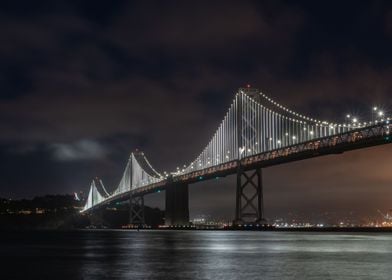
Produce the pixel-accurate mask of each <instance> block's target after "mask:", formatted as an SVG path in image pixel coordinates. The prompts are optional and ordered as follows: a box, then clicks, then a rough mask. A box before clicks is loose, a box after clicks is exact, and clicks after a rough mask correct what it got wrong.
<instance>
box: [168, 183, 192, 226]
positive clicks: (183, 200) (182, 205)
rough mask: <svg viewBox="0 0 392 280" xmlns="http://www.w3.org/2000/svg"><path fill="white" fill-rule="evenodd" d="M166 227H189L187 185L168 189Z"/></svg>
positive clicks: (172, 186) (177, 185)
mask: <svg viewBox="0 0 392 280" xmlns="http://www.w3.org/2000/svg"><path fill="white" fill-rule="evenodd" d="M165 196H166V209H165V225H167V226H176V225H177V226H182V225H189V191H188V185H187V184H170V185H168V186H167V187H166V191H165Z"/></svg>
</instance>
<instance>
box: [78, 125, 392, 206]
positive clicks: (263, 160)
mask: <svg viewBox="0 0 392 280" xmlns="http://www.w3.org/2000/svg"><path fill="white" fill-rule="evenodd" d="M391 129H392V124H390V123H389V120H388V121H383V122H379V123H378V124H376V125H373V126H368V127H362V128H358V129H355V130H351V131H349V132H346V133H342V134H339V135H334V136H329V137H324V138H318V139H313V140H310V141H307V142H304V143H299V144H296V145H291V146H288V147H284V148H281V149H275V150H271V151H268V152H264V153H260V154H256V155H253V156H248V157H244V158H242V159H240V160H234V161H231V162H226V163H224V164H220V165H216V166H212V167H208V168H205V169H202V170H198V171H195V172H190V173H188V174H181V175H177V176H172V177H168V178H167V179H166V180H163V181H160V182H158V183H153V184H150V185H146V186H143V187H139V188H137V189H133V190H131V191H128V192H124V193H121V194H118V195H115V196H112V197H110V198H108V199H107V200H105V201H104V202H102V203H99V204H97V205H94V206H93V207H91V208H89V209H87V210H85V211H84V212H85V213H91V212H92V211H94V210H96V209H98V208H101V207H106V206H107V205H109V204H111V203H113V202H119V201H124V200H129V197H130V196H133V197H137V196H144V195H146V194H150V193H155V192H158V191H163V190H166V189H167V188H168V187H169V186H172V185H173V184H185V185H188V184H193V183H197V182H202V181H206V180H209V179H215V178H217V177H226V176H228V175H232V174H236V173H237V172H238V169H239V168H242V170H243V171H248V170H253V169H257V168H265V167H269V166H274V165H279V164H283V163H289V162H293V161H298V160H304V159H309V158H314V157H319V156H325V155H330V154H341V153H343V152H346V151H350V150H356V149H361V148H366V147H372V146H377V145H382V144H388V143H392V135H390V131H391Z"/></svg>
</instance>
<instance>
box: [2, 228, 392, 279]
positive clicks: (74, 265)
mask: <svg viewBox="0 0 392 280" xmlns="http://www.w3.org/2000/svg"><path fill="white" fill-rule="evenodd" d="M0 237H1V239H0V258H1V260H0V261H1V262H0V263H1V271H2V275H8V277H7V278H4V279H225V280H229V279H241V278H242V279H388V280H389V279H392V234H385V233H383V234H381V233H370V234H365V233H364V234H358V233H355V234H342V233H294V232H239V231H235V232H228V231H140V232H137V231H74V232H45V231H43V232H18V233H1V234H0ZM14 267H16V268H14ZM2 279H3V278H2Z"/></svg>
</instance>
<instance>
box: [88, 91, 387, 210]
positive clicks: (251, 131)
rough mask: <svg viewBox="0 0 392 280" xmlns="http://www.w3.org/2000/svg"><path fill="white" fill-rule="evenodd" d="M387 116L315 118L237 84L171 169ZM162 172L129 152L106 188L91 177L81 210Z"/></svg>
mask: <svg viewBox="0 0 392 280" xmlns="http://www.w3.org/2000/svg"><path fill="white" fill-rule="evenodd" d="M389 120H390V119H389V118H385V117H384V116H382V118H381V119H380V120H372V121H370V122H363V123H357V122H354V123H348V124H347V123H342V124H337V123H333V122H327V121H320V120H317V119H315V118H311V117H308V116H304V115H301V114H299V113H296V112H294V111H292V110H290V109H288V108H286V107H285V106H283V105H281V104H279V103H277V102H276V101H274V100H273V99H271V98H269V97H268V96H266V95H265V94H264V93H262V92H260V91H258V90H256V89H250V88H246V89H240V90H239V91H238V92H237V93H236V95H235V97H234V99H233V101H232V103H231V104H230V106H229V109H228V111H227V113H226V114H225V116H224V118H223V120H222V122H221V123H220V125H219V126H218V129H217V130H216V131H215V133H214V134H213V136H212V138H211V140H210V141H209V142H208V144H207V145H206V146H205V148H204V149H203V150H202V152H201V153H200V154H199V155H198V156H197V157H196V158H195V159H194V160H193V161H192V162H191V163H190V164H189V165H188V166H186V167H185V168H184V169H178V170H177V171H175V172H172V173H171V174H172V176H179V175H184V174H188V173H192V172H195V171H199V170H203V169H206V168H210V167H214V166H218V165H221V164H225V163H228V162H232V161H237V160H241V159H243V158H246V157H250V156H254V155H257V154H261V153H265V152H269V151H273V150H276V149H282V148H286V147H290V146H294V145H298V144H301V143H305V142H307V141H311V140H313V139H322V138H324V137H329V136H334V135H339V134H341V133H345V132H349V131H351V130H355V129H358V128H361V127H366V126H371V125H374V124H377V122H386V123H387V124H389ZM387 133H388V134H389V126H388V130H387ZM168 176H169V175H165V176H162V175H161V174H160V173H158V172H157V171H156V170H155V169H154V168H153V167H152V166H151V164H150V163H149V161H148V160H147V158H146V157H145V155H144V153H143V152H140V151H136V152H133V153H132V154H131V155H130V157H129V159H128V162H127V165H126V167H125V170H124V172H123V176H122V178H121V180H120V183H119V184H118V186H117V188H116V189H115V190H114V191H113V192H112V193H111V194H110V193H109V192H107V191H106V189H105V187H104V185H103V183H102V181H101V180H99V181H98V183H97V184H98V185H99V186H100V187H99V189H100V190H101V192H102V193H103V194H101V192H100V191H99V190H98V189H97V185H96V183H95V182H94V180H93V182H92V183H91V186H90V191H89V195H88V198H87V201H86V205H85V208H84V210H87V209H89V208H91V207H93V206H95V205H97V204H99V203H102V202H103V201H105V200H107V199H110V198H113V197H116V196H119V195H121V194H124V193H128V192H130V191H133V190H135V189H138V188H142V187H145V186H149V185H152V184H156V183H159V182H161V181H164V180H165V179H166V178H167V177H168Z"/></svg>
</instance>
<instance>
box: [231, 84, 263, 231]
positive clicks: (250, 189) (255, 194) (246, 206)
mask: <svg viewBox="0 0 392 280" xmlns="http://www.w3.org/2000/svg"><path fill="white" fill-rule="evenodd" d="M239 90H240V93H241V94H240V95H239V97H238V99H237V143H238V148H239V151H238V167H237V189H236V210H235V220H234V224H235V225H240V224H246V223H252V224H260V223H265V220H264V202H263V180H262V170H261V168H256V169H255V170H249V171H245V170H244V169H243V166H242V165H241V158H242V153H243V152H244V147H249V146H251V144H250V142H252V141H254V140H255V139H257V127H256V123H255V122H254V121H252V120H249V116H247V114H245V113H244V112H243V103H242V102H243V96H244V94H245V93H246V94H247V95H248V96H251V97H252V98H254V99H255V100H257V101H260V95H259V94H258V92H259V91H258V90H257V89H254V88H249V87H248V88H241V89H239ZM265 137H266V138H269V137H268V136H266V135H265Z"/></svg>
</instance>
